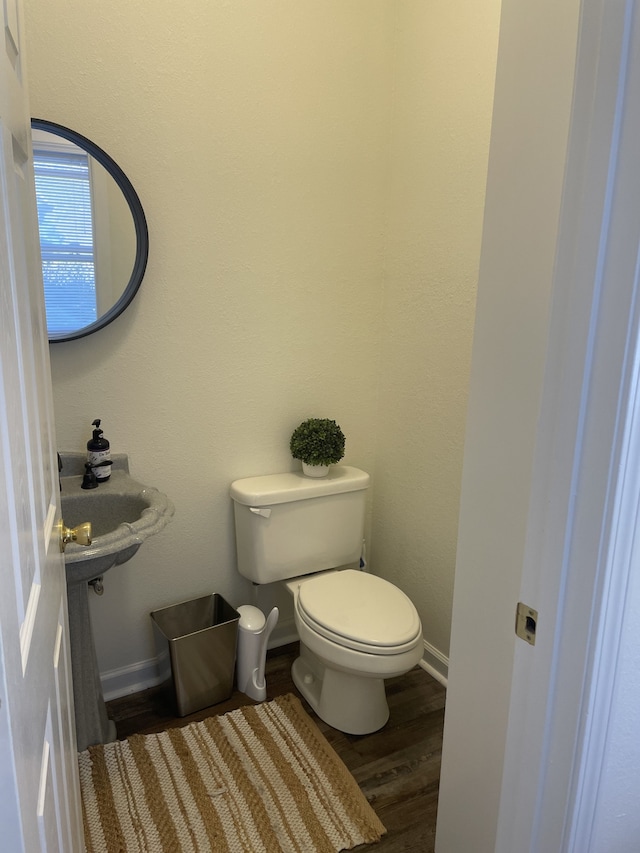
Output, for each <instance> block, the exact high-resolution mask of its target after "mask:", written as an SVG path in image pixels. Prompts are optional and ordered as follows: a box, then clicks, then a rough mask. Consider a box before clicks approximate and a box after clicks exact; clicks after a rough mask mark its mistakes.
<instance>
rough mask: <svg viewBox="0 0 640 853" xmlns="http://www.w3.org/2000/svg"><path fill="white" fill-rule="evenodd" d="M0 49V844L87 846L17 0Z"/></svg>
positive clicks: (9, 2)
mask: <svg viewBox="0 0 640 853" xmlns="http://www.w3.org/2000/svg"><path fill="white" fill-rule="evenodd" d="M2 14H3V16H4V20H3V23H4V31H3V35H4V37H3V39H2V46H1V48H0V53H1V54H2V58H1V60H0V61H1V63H2V65H1V67H0V135H1V138H0V198H1V200H2V203H1V204H0V359H1V363H0V529H1V530H2V534H1V539H0V541H1V542H2V552H1V554H0V560H1V569H0V582H1V583H2V594H1V595H0V790H1V794H0V827H1V829H2V839H1V841H0V846H1V847H2V849H3V850H7V851H9V850H10V851H11V853H19V851H25V853H36V851H47V853H48V852H49V851H60V853H74V851H80V850H82V849H83V846H84V845H83V838H82V828H81V827H82V824H81V818H80V807H79V803H80V798H79V783H78V770H77V761H76V744H75V728H74V721H73V698H72V690H71V671H70V656H69V645H68V643H69V639H68V618H67V603H66V584H65V576H64V563H63V557H62V555H61V553H60V549H59V544H58V522H59V520H60V501H59V491H58V471H57V457H56V445H55V437H54V425H53V405H52V393H51V378H50V372H49V352H48V342H47V335H46V326H45V322H44V305H43V301H44V299H43V289H42V277H41V270H40V259H39V258H40V255H39V249H38V245H37V239H38V238H37V233H38V232H37V220H36V207H35V191H34V184H33V164H32V156H31V128H30V116H29V104H28V96H27V92H26V89H25V85H24V80H25V68H24V57H23V53H22V49H21V48H22V41H21V40H22V37H23V34H24V21H23V17H22V9H21V5H20V0H5V2H4V3H3V12H2Z"/></svg>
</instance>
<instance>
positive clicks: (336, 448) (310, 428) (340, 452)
mask: <svg viewBox="0 0 640 853" xmlns="http://www.w3.org/2000/svg"><path fill="white" fill-rule="evenodd" d="M344 444H345V438H344V433H343V432H342V430H341V429H340V427H339V426H338V424H337V423H336V422H335V421H332V420H329V419H328V418H308V419H307V420H306V421H303V422H302V423H301V424H300V426H297V427H296V428H295V429H294V431H293V434H292V436H291V441H290V442H289V447H290V448H291V455H292V456H293V458H294V459H300V460H302V462H304V463H306V464H307V465H335V463H336V462H339V461H340V460H341V459H342V457H343V456H344Z"/></svg>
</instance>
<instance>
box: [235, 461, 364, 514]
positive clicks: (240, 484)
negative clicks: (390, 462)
mask: <svg viewBox="0 0 640 853" xmlns="http://www.w3.org/2000/svg"><path fill="white" fill-rule="evenodd" d="M369 480H370V477H369V475H368V474H367V472H366V471H361V470H360V469H359V468H351V467H350V466H349V465H332V466H331V468H330V469H329V473H328V474H327V476H326V477H321V478H316V477H306V476H305V475H304V474H303V473H302V472H298V471H290V472H288V473H286V474H266V475H264V476H262V477H246V478H245V479H243V480H235V481H234V482H233V483H231V488H230V492H231V497H232V498H233V500H234V501H236V503H240V504H244V505H245V506H271V505H273V504H284V503H291V502H292V501H304V500H307V499H308V498H318V497H322V496H323V495H337V494H341V493H343V492H358V491H361V490H363V489H367V488H368V487H369Z"/></svg>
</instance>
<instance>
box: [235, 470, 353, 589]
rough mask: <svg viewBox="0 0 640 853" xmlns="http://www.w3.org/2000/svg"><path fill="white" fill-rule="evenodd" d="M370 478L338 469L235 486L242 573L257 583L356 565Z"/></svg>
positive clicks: (253, 479) (252, 479)
mask: <svg viewBox="0 0 640 853" xmlns="http://www.w3.org/2000/svg"><path fill="white" fill-rule="evenodd" d="M368 487H369V475H368V474H367V473H366V472H365V471H360V470H359V469H358V468H351V467H349V466H347V465H334V466H332V467H331V468H330V470H329V474H328V475H327V476H326V477H322V478H314V477H306V476H305V475H304V474H302V473H297V472H290V473H287V474H268V475H266V476H263V477H247V478H246V479H243V480H236V481H235V482H233V483H232V484H231V497H232V499H233V507H234V515H235V525H236V544H237V550H238V571H239V572H240V574H241V575H243V576H244V577H245V578H248V579H249V580H251V581H253V582H254V583H272V582H273V581H281V580H286V579H287V578H292V577H296V576H297V575H306V574H310V573H311V572H319V571H322V570H323V569H333V568H336V567H337V566H345V565H348V564H352V563H356V562H357V561H358V560H359V558H360V554H361V551H362V540H363V536H364V515H365V496H366V490H367V488H368Z"/></svg>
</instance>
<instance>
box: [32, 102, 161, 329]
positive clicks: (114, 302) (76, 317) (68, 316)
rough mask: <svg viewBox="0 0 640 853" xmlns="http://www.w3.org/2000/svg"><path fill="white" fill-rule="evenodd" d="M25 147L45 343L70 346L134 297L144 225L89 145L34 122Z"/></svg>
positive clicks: (123, 181)
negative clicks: (29, 147)
mask: <svg viewBox="0 0 640 853" xmlns="http://www.w3.org/2000/svg"><path fill="white" fill-rule="evenodd" d="M44 127H51V128H53V132H49V130H45V129H44ZM74 137H77V139H78V140H79V142H80V144H76V143H75V141H74ZM32 140H33V155H34V172H35V183H36V198H37V205H38V223H39V230H40V246H41V253H42V272H43V280H44V291H45V305H46V312H47V328H48V332H49V339H50V340H51V341H56V340H70V339H72V338H76V337H83V336H84V335H86V334H89V333H90V332H92V331H95V330H97V329H99V328H102V326H104V325H106V324H107V323H109V322H111V320H113V319H115V317H117V316H118V315H119V314H120V313H121V312H122V311H123V310H124V308H125V307H126V306H127V305H128V303H129V302H130V301H131V299H132V298H133V296H134V295H135V292H136V291H137V289H138V287H139V285H140V281H141V280H142V276H143V274H144V270H145V266H146V260H147V253H148V235H147V230H146V222H145V219H144V213H143V211H142V207H141V205H140V202H139V199H138V197H137V195H136V194H135V191H134V190H133V188H132V187H131V185H130V184H129V182H128V180H127V178H126V177H125V176H124V174H123V173H122V172H121V170H120V169H119V167H118V166H116V164H115V163H114V162H113V161H112V160H111V159H110V158H109V157H108V155H106V154H105V153H104V152H103V151H102V150H101V149H99V148H98V147H97V146H95V145H93V143H91V142H89V140H86V139H85V138H84V137H82V136H80V135H79V134H75V133H74V132H73V131H70V130H68V129H67V128H62V127H61V126H59V125H51V124H50V123H47V122H44V121H41V120H38V119H34V120H33V121H32ZM94 155H95V156H94ZM98 157H99V158H100V160H102V161H103V162H104V163H106V166H107V168H105V166H104V165H103V163H102V162H100V161H99V159H98Z"/></svg>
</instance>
